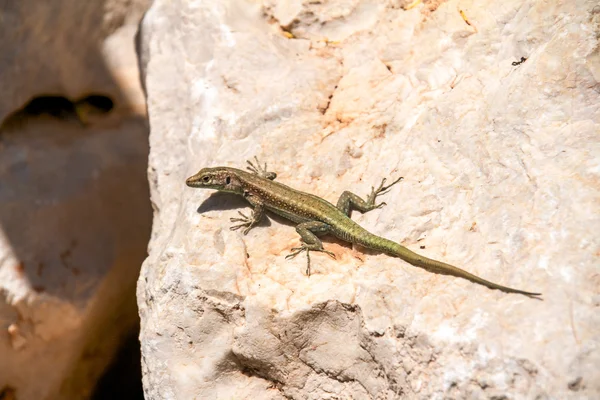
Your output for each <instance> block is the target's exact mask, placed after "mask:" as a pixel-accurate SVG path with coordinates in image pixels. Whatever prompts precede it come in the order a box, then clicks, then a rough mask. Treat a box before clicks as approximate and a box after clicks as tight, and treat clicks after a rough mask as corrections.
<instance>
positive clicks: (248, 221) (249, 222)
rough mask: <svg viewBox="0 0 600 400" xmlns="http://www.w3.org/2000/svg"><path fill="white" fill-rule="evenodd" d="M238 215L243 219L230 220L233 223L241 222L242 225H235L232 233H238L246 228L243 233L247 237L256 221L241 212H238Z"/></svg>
mask: <svg viewBox="0 0 600 400" xmlns="http://www.w3.org/2000/svg"><path fill="white" fill-rule="evenodd" d="M238 214H240V215H241V216H242V218H230V219H229V220H230V221H231V222H241V224H238V225H233V226H232V227H230V228H229V229H231V230H232V231H237V230H238V229H240V228H246V229H244V230H243V233H244V235H247V234H248V232H250V229H252V228H253V226H254V224H255V221H254V220H253V219H252V218H250V217H249V216H247V215H246V214H244V213H243V212H241V211H238Z"/></svg>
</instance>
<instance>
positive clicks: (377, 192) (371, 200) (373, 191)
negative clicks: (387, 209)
mask: <svg viewBox="0 0 600 400" xmlns="http://www.w3.org/2000/svg"><path fill="white" fill-rule="evenodd" d="M402 179H404V177H402V176H401V177H400V178H398V179H396V180H395V181H394V182H392V183H390V184H389V185H387V186H384V185H385V182H386V181H387V179H386V178H383V179H382V180H381V184H380V185H379V187H378V188H377V189H375V187H373V186H371V194H370V195H369V196H368V197H367V204H369V205H370V206H371V207H373V208H381V207H383V206H385V205H386V203H385V202H382V203H379V204H377V205H376V204H375V200H377V196H382V195H384V194H386V193H387V192H389V191H390V188H391V187H392V186H394V185H395V184H396V183H398V182H400V181H401V180H402Z"/></svg>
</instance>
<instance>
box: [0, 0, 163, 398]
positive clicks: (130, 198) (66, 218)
mask: <svg viewBox="0 0 600 400" xmlns="http://www.w3.org/2000/svg"><path fill="white" fill-rule="evenodd" d="M147 3H148V2H147V1H125V0H120V1H98V2H80V1H75V0H63V1H53V2H34V1H31V0H25V1H18V2H12V1H8V2H0V37H1V38H2V40H1V41H0V54H1V56H0V92H1V93H2V96H1V97H0V123H2V122H5V124H4V125H3V127H2V128H1V130H0V398H2V399H9V398H15V399H18V400H29V399H35V400H39V399H83V398H86V397H87V396H88V395H89V393H90V391H91V390H92V389H93V388H94V385H95V382H96V379H98V377H99V376H100V374H101V373H102V372H103V370H104V369H105V368H106V365H107V364H108V362H109V361H110V360H111V358H112V356H113V355H114V353H115V352H116V350H117V349H118V347H119V345H120V344H121V340H122V338H123V337H124V336H125V335H128V334H130V333H131V331H132V329H135V327H136V324H137V311H136V306H135V283H136V281H137V277H138V273H139V268H140V265H141V262H142V261H143V259H144V257H145V255H146V246H147V240H148V237H149V232H150V222H151V211H150V204H149V202H148V183H147V179H146V168H147V153H148V145H147V133H148V126H147V120H146V117H145V102H144V96H143V92H142V90H141V86H140V84H139V82H140V81H139V75H138V72H137V71H138V69H137V58H136V55H135V54H136V53H135V45H134V35H135V32H136V30H137V25H138V21H139V20H140V19H141V16H142V11H143V10H144V7H146V6H147V5H148V4H147ZM92 94H94V95H103V96H108V97H109V98H110V99H112V101H113V102H114V109H113V110H112V111H110V112H109V113H108V114H106V115H103V116H99V118H96V119H95V120H94V119H90V120H87V119H86V121H83V120H81V121H78V120H77V118H76V116H75V115H66V116H65V118H55V117H53V116H52V115H50V114H49V113H47V112H42V113H41V115H39V116H36V117H31V116H28V114H27V113H25V112H20V111H18V110H21V109H22V108H23V107H24V106H25V105H26V104H27V103H28V102H29V101H30V100H32V99H33V98H36V97H39V96H45V95H54V96H64V97H65V98H66V99H69V100H71V101H73V102H75V101H77V100H79V99H81V98H83V97H85V96H88V95H92ZM66 99H65V102H67V103H68V101H67V100H66ZM15 113H16V114H15ZM9 115H12V116H11V117H8V116H9ZM17 115H19V118H17ZM70 117H74V118H70ZM9 121H10V122H9ZM82 122H84V123H85V124H82Z"/></svg>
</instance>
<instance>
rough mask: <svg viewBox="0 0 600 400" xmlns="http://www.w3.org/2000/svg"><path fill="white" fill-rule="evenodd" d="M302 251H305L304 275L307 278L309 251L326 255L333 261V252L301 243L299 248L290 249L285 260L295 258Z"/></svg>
mask: <svg viewBox="0 0 600 400" xmlns="http://www.w3.org/2000/svg"><path fill="white" fill-rule="evenodd" d="M303 251H306V263H307V265H306V275H307V276H310V252H311V251H318V252H321V253H326V254H328V255H329V256H331V258H333V259H334V260H335V254H334V253H333V252H331V251H328V250H325V249H324V248H323V247H316V246H311V245H308V244H306V243H302V244H301V245H300V247H294V248H293V249H292V252H291V253H290V254H288V255H287V256H285V259H286V260H289V259H292V258H294V257H296V256H297V255H298V254H300V253H302V252H303Z"/></svg>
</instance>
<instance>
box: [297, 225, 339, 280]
mask: <svg viewBox="0 0 600 400" xmlns="http://www.w3.org/2000/svg"><path fill="white" fill-rule="evenodd" d="M330 229H331V227H330V226H329V225H327V224H326V223H324V222H320V221H310V222H303V223H301V224H298V225H297V226H296V232H298V235H300V238H301V240H302V243H301V245H300V247H294V248H293V249H292V252H291V253H290V254H288V255H287V256H286V257H285V258H286V259H290V258H294V257H296V256H297V255H298V254H300V253H302V252H303V251H306V260H307V266H306V275H308V276H310V252H311V251H319V252H321V253H326V254H329V255H330V256H331V257H333V258H335V254H333V253H332V252H331V251H327V250H325V249H324V248H323V242H321V240H320V239H319V238H318V237H317V235H325V234H326V233H328V232H329V230H330Z"/></svg>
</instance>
